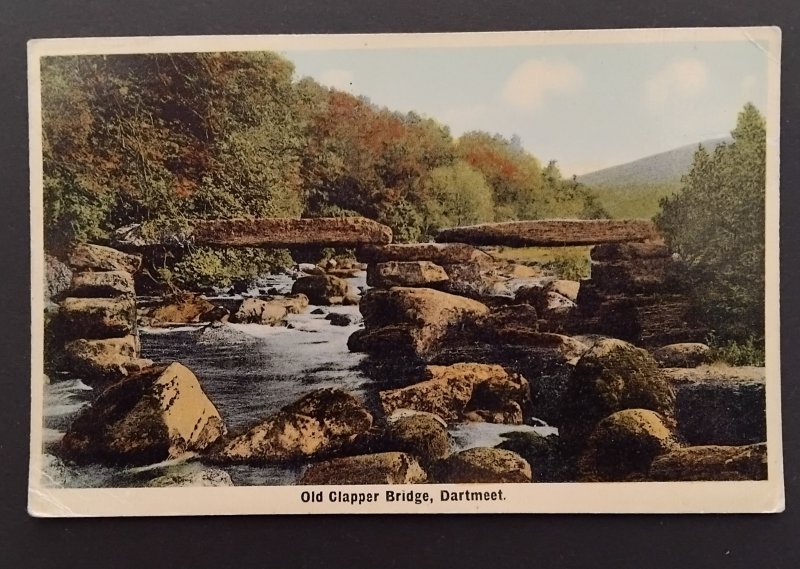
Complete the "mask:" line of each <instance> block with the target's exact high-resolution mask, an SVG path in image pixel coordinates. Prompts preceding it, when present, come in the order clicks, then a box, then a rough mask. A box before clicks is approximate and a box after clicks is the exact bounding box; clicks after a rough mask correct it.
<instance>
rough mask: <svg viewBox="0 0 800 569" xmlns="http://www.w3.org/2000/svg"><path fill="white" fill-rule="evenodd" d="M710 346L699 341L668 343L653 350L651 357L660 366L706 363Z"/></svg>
mask: <svg viewBox="0 0 800 569" xmlns="http://www.w3.org/2000/svg"><path fill="white" fill-rule="evenodd" d="M710 356H711V348H709V347H708V346H707V345H706V344H701V343H699V342H684V343H681V344H669V345H668V346H663V347H661V348H658V349H657V350H654V351H653V358H655V360H656V361H657V362H658V365H660V366H661V367H697V366H699V365H701V364H704V363H708V361H709V358H710Z"/></svg>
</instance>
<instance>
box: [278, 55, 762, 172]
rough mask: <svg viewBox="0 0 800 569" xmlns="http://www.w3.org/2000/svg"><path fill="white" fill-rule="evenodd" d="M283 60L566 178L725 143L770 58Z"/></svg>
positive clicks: (758, 91) (757, 93)
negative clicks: (516, 145) (518, 143)
mask: <svg viewBox="0 0 800 569" xmlns="http://www.w3.org/2000/svg"><path fill="white" fill-rule="evenodd" d="M282 53H283V55H285V56H286V57H288V58H289V59H290V60H292V61H293V62H294V64H295V70H296V75H297V77H298V78H300V77H304V76H310V77H313V78H314V79H316V80H317V81H318V82H320V83H322V84H324V85H327V86H329V87H335V88H338V89H342V90H346V91H349V92H351V93H353V94H356V95H363V96H366V97H368V98H369V99H370V100H371V101H372V102H373V103H375V104H377V105H380V106H386V107H388V108H390V109H392V110H396V111H401V112H407V111H412V110H413V111H415V112H417V113H419V114H421V115H424V116H428V117H432V118H435V119H437V120H439V121H440V122H442V123H444V124H446V125H448V126H449V127H450V130H451V132H452V134H453V135H454V136H459V135H461V134H463V133H464V132H468V131H470V130H485V131H489V132H492V133H500V134H502V135H504V136H506V137H511V136H512V135H517V136H519V137H520V139H521V140H522V144H523V146H524V147H525V148H526V149H527V150H528V151H530V152H531V153H533V154H534V155H535V156H536V157H537V158H539V159H540V160H541V161H542V162H547V161H549V160H557V161H558V164H559V167H560V168H561V170H562V172H563V173H564V174H566V175H572V174H584V173H588V172H592V171H595V170H598V169H601V168H605V167H608V166H614V165H617V164H621V163H625V162H629V161H631V160H635V159H637V158H641V157H644V156H649V155H651V154H655V153H658V152H663V151H666V150H671V149H673V148H677V147H679V146H683V145H686V144H695V143H697V142H700V141H703V140H707V139H710V138H719V137H722V136H726V135H728V133H729V132H730V131H731V130H732V129H733V127H734V125H735V122H736V115H737V113H738V112H739V111H740V110H741V108H742V107H743V106H744V104H745V103H746V102H748V101H749V102H752V103H754V104H755V105H756V106H757V107H758V108H759V109H761V110H762V112H764V111H765V110H766V100H767V88H766V85H767V57H768V56H767V54H766V53H765V52H764V50H763V49H762V48H761V46H759V45H758V44H757V43H754V42H750V41H727V42H709V43H688V42H687V43H660V44H659V43H648V44H641V43H638V44H630V43H628V44H601V45H598V44H580V45H540V46H492V47H488V46H487V47H447V48H444V47H443V48H381V49H376V48H372V49H362V50H358V49H346V50H302V51H301V50H292V51H283V52H282Z"/></svg>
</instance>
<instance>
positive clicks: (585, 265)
mask: <svg viewBox="0 0 800 569" xmlns="http://www.w3.org/2000/svg"><path fill="white" fill-rule="evenodd" d="M484 249H485V251H486V252H487V253H489V254H490V255H492V256H493V257H494V258H495V259H497V260H502V261H510V262H513V263H519V264H521V265H528V266H531V267H539V268H541V269H543V270H545V271H547V272H550V273H552V274H554V275H556V276H557V277H558V278H561V279H569V280H580V279H585V278H588V277H589V273H590V267H589V266H590V260H589V250H590V249H591V247H587V246H580V247H486V248H484Z"/></svg>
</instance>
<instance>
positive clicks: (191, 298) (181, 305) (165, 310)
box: [142, 293, 216, 326]
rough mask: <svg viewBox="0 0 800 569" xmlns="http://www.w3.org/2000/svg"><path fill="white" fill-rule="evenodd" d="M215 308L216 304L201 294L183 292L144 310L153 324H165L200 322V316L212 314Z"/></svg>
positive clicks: (147, 319) (145, 315) (146, 316)
mask: <svg viewBox="0 0 800 569" xmlns="http://www.w3.org/2000/svg"><path fill="white" fill-rule="evenodd" d="M214 308H216V307H215V306H214V304H212V303H211V302H210V301H208V300H206V299H205V298H202V297H201V296H199V295H196V294H192V293H183V294H179V295H174V296H170V297H167V298H165V299H164V301H163V302H162V303H161V304H160V305H158V306H156V307H154V308H152V309H150V310H149V311H146V312H145V311H142V312H143V316H144V320H145V321H146V322H148V323H149V324H150V325H151V326H164V325H169V324H191V323H194V322H200V316H201V315H210V314H211V311H212V310H214Z"/></svg>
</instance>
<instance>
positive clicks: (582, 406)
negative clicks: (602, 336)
mask: <svg viewBox="0 0 800 569" xmlns="http://www.w3.org/2000/svg"><path fill="white" fill-rule="evenodd" d="M564 400H565V404H564V409H563V411H562V417H561V419H560V424H558V426H559V428H561V432H562V436H563V437H564V438H565V439H567V440H568V441H569V442H570V443H571V444H581V443H582V442H583V439H584V438H585V437H586V436H587V435H588V434H589V433H590V432H591V431H593V430H594V427H595V425H596V424H597V423H598V422H599V421H600V420H601V419H603V418H605V417H608V416H609V415H611V414H612V413H616V412H617V411H622V410H624V409H648V410H650V411H655V412H656V413H659V414H661V415H662V416H663V417H664V420H665V421H667V423H670V424H672V423H674V416H675V393H674V392H673V389H672V386H671V385H670V382H669V381H668V380H667V377H666V376H665V375H664V374H663V373H662V371H661V370H660V369H659V368H658V364H656V362H655V360H653V358H652V357H651V356H650V354H648V353H647V352H646V351H645V350H642V349H640V348H637V347H635V346H633V345H631V344H628V343H627V342H623V341H622V340H614V339H607V340H601V341H599V342H597V343H596V344H595V345H594V346H592V347H591V348H590V349H589V350H588V351H587V352H586V353H584V354H583V355H582V356H581V358H580V360H578V362H577V364H576V365H575V369H574V370H573V372H572V373H571V374H570V377H569V380H568V384H567V393H566V395H565V398H564Z"/></svg>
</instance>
